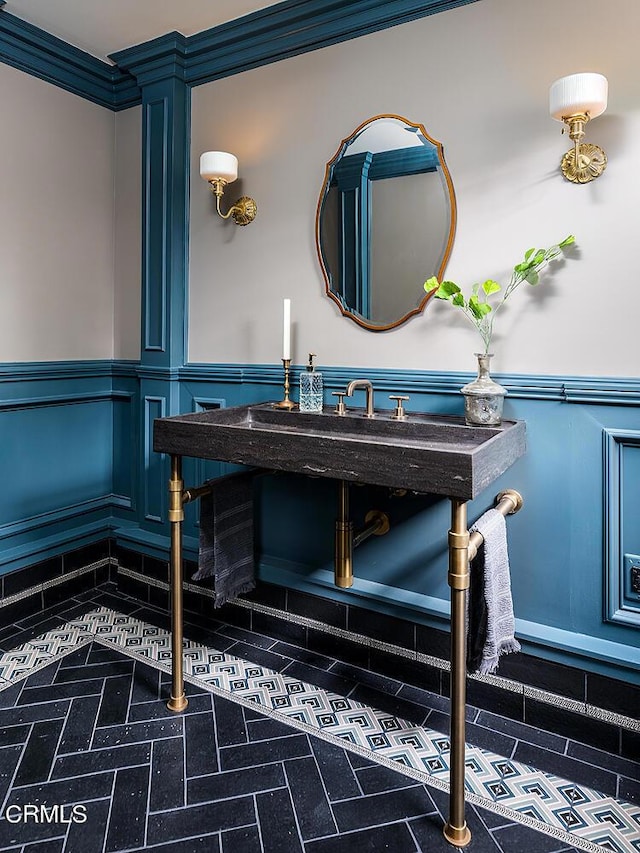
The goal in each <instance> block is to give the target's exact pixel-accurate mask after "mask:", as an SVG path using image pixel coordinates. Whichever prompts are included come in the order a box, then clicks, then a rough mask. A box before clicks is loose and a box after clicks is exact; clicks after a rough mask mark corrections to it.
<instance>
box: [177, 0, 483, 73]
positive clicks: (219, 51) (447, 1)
mask: <svg viewBox="0 0 640 853" xmlns="http://www.w3.org/2000/svg"><path fill="white" fill-rule="evenodd" d="M476 2H478V0H285V2H282V3H277V4H276V5H274V6H267V7H266V8H265V9H260V10H258V11H257V12H253V13H251V14H250V15H245V16H244V17H242V18H237V19H236V20H234V21H229V22H228V23H225V24H221V25H220V26H218V27H214V28H212V29H210V30H205V31H204V32H201V33H196V34H195V35H193V36H191V37H190V38H189V39H188V40H187V42H188V46H187V82H188V83H190V84H191V85H192V86H197V85H200V84H202V83H207V82H209V81H211V80H215V79H218V78H220V77H228V76H230V75H232V74H238V73H240V72H241V71H246V70H248V69H250V68H256V67H258V66H260V65H267V64H269V63H271V62H278V61H279V60H281V59H287V58H288V57H291V56H296V55H298V54H302V53H307V52H309V51H312V50H318V49H320V48H323V47H328V46H329V45H332V44H337V43H338V42H342V41H348V40H350V39H354V38H358V37H359V36H363V35H367V34H368V33H372V32H376V31H377V30H383V29H387V28H388V27H393V26H396V25H398V24H404V23H407V22H408V21H413V20H416V19H417V18H424V17H427V16H428V15H434V14H436V13H438V12H444V11H447V10H449V9H454V8H456V7H458V6H466V5H468V4H469V3H476Z"/></svg>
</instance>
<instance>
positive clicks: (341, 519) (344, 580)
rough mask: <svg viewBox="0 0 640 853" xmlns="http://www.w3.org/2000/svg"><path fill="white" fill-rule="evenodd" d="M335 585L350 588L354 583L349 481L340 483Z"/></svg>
mask: <svg viewBox="0 0 640 853" xmlns="http://www.w3.org/2000/svg"><path fill="white" fill-rule="evenodd" d="M334 579H335V585H336V586H339V587H342V589H348V588H349V587H350V586H352V585H353V522H352V521H350V519H349V483H347V481H346V480H340V481H339V483H338V518H337V520H336V540H335V557H334Z"/></svg>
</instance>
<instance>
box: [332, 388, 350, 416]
mask: <svg viewBox="0 0 640 853" xmlns="http://www.w3.org/2000/svg"><path fill="white" fill-rule="evenodd" d="M331 393H332V394H333V396H334V397H337V398H338V402H337V403H336V407H335V409H334V410H333V411H334V413H335V414H336V415H346V414H347V407H346V406H345V404H344V395H345V393H346V392H345V391H332V392H331Z"/></svg>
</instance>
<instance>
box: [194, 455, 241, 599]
mask: <svg viewBox="0 0 640 853" xmlns="http://www.w3.org/2000/svg"><path fill="white" fill-rule="evenodd" d="M253 477H254V472H253V471H242V472H240V473H239V474H232V475H230V476H228V477H220V478H219V479H217V480H211V481H210V483H211V485H212V489H211V492H210V493H209V494H207V495H204V496H203V497H202V498H201V499H200V543H199V550H198V571H197V572H196V573H195V574H194V575H193V576H192V578H191V579H192V580H194V581H200V580H204V579H205V578H213V582H214V593H215V600H214V607H222V605H223V604H225V603H226V602H227V601H229V599H231V598H236V597H237V596H238V595H241V594H242V593H244V592H250V591H251V590H252V589H253V588H254V587H255V585H256V583H255V568H254V556H253V490H252V483H253Z"/></svg>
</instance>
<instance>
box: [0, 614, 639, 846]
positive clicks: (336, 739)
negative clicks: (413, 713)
mask: <svg viewBox="0 0 640 853" xmlns="http://www.w3.org/2000/svg"><path fill="white" fill-rule="evenodd" d="M96 641H97V642H98V643H100V644H103V645H105V646H107V647H113V648H115V649H117V650H118V651H120V652H121V653H124V654H125V655H127V656H129V657H132V658H134V659H140V660H144V661H145V662H146V663H148V664H150V665H152V666H154V667H155V668H157V669H161V670H163V671H165V672H169V671H170V664H171V636H170V633H169V632H168V631H167V630H164V629H162V628H158V627H156V626H154V625H150V624H148V623H145V622H142V621H140V620H138V619H136V618H134V617H131V616H126V615H123V614H121V613H118V612H116V611H114V610H111V609H109V608H106V607H98V608H96V609H93V610H91V611H89V612H87V613H86V614H84V615H83V616H81V617H79V618H75V619H71V620H69V621H68V622H67V623H65V625H63V626H62V627H58V628H55V629H53V630H50V631H47V632H46V633H44V634H43V635H42V636H40V637H38V638H35V639H31V640H30V641H29V642H28V643H24V644H23V645H22V646H20V647H19V648H17V649H14V650H12V651H10V652H7V653H2V654H0V691H1V690H4V689H6V688H8V687H10V686H11V685H12V684H15V683H16V682H17V681H19V680H21V679H24V678H26V677H27V676H30V675H32V674H33V673H34V671H36V670H38V669H42V668H44V667H45V666H47V665H49V664H50V663H51V662H52V661H53V660H54V659H56V658H59V657H61V656H64V655H67V654H69V653H71V652H72V651H75V650H76V649H78V648H79V647H80V646H82V645H86V644H88V643H92V642H96ZM184 661H185V680H187V681H189V682H191V683H193V684H196V685H198V686H200V687H201V688H204V689H206V690H207V691H209V692H212V693H215V694H217V695H220V696H223V697H225V698H227V699H231V700H232V701H234V702H237V703H239V704H241V705H244V706H245V707H250V708H253V709H256V710H258V711H260V712H261V713H263V714H265V715H267V716H269V717H272V718H274V719H276V720H279V721H281V722H284V723H286V724H287V725H289V726H291V727H293V728H297V729H299V730H302V731H305V732H307V733H308V734H313V735H315V736H316V737H320V738H323V739H324V740H326V741H328V742H331V743H334V744H339V745H340V746H341V747H343V748H345V749H347V750H349V751H351V752H354V753H357V754H359V755H360V756H362V757H363V758H366V759H369V760H373V761H375V762H376V763H378V764H381V765H384V766H387V767H390V768H392V769H394V770H396V771H399V772H401V773H403V774H404V775H406V776H409V777H411V778H413V779H416V780H418V781H420V782H422V783H424V784H427V785H430V786H432V787H435V788H439V789H441V790H448V778H449V741H448V735H446V734H443V733H441V732H437V731H434V730H432V729H429V728H427V727H424V726H416V725H414V724H413V723H410V722H407V721H406V720H402V719H400V718H398V717H395V716H393V715H391V714H388V713H385V712H381V711H379V710H376V709H374V708H371V707H368V706H366V705H364V704H362V703H360V702H357V701H355V700H353V699H348V698H345V697H343V696H340V695H338V694H336V693H332V692H330V691H327V690H324V689H321V688H319V687H317V686H315V685H312V684H309V683H306V682H304V681H301V680H299V679H297V678H294V677H292V676H289V675H287V674H286V673H278V672H275V671H273V670H270V669H268V668H267V667H264V666H262V665H257V664H254V663H252V662H250V661H247V660H243V659H241V658H239V657H236V656H235V655H232V654H229V653H226V652H221V651H218V650H216V649H213V648H211V647H207V646H204V645H200V644H198V643H194V642H192V641H190V640H185V641H184ZM465 783H466V792H467V793H466V796H467V799H468V801H469V802H472V803H475V804H477V805H479V806H481V807H483V808H485V809H487V810H489V811H493V812H495V813H498V814H500V815H502V816H504V817H505V818H507V819H509V820H511V821H515V822H518V823H521V824H524V825H526V826H529V827H531V828H532V829H535V830H537V831H540V832H544V833H546V834H547V835H550V836H553V837H555V838H556V839H558V841H562V842H565V843H567V844H571V845H572V846H573V847H576V848H578V849H582V850H589V851H593V853H602V851H603V850H608V851H617V852H618V853H639V851H640V806H638V805H633V804H631V803H627V802H624V801H621V800H618V799H616V798H614V797H611V796H609V795H605V794H602V793H599V792H598V791H595V790H593V789H591V788H587V787H585V786H583V785H577V784H575V783H573V782H570V781H568V780H565V779H562V778H560V777H558V776H555V775H552V774H549V773H545V772H542V771H540V770H537V769H535V768H533V767H531V766H528V765H525V764H522V763H520V762H516V761H513V760H511V759H509V758H505V757H503V756H500V755H497V754H496V753H492V752H490V751H487V750H484V749H481V748H479V747H475V746H470V745H467V748H466V774H465Z"/></svg>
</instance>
